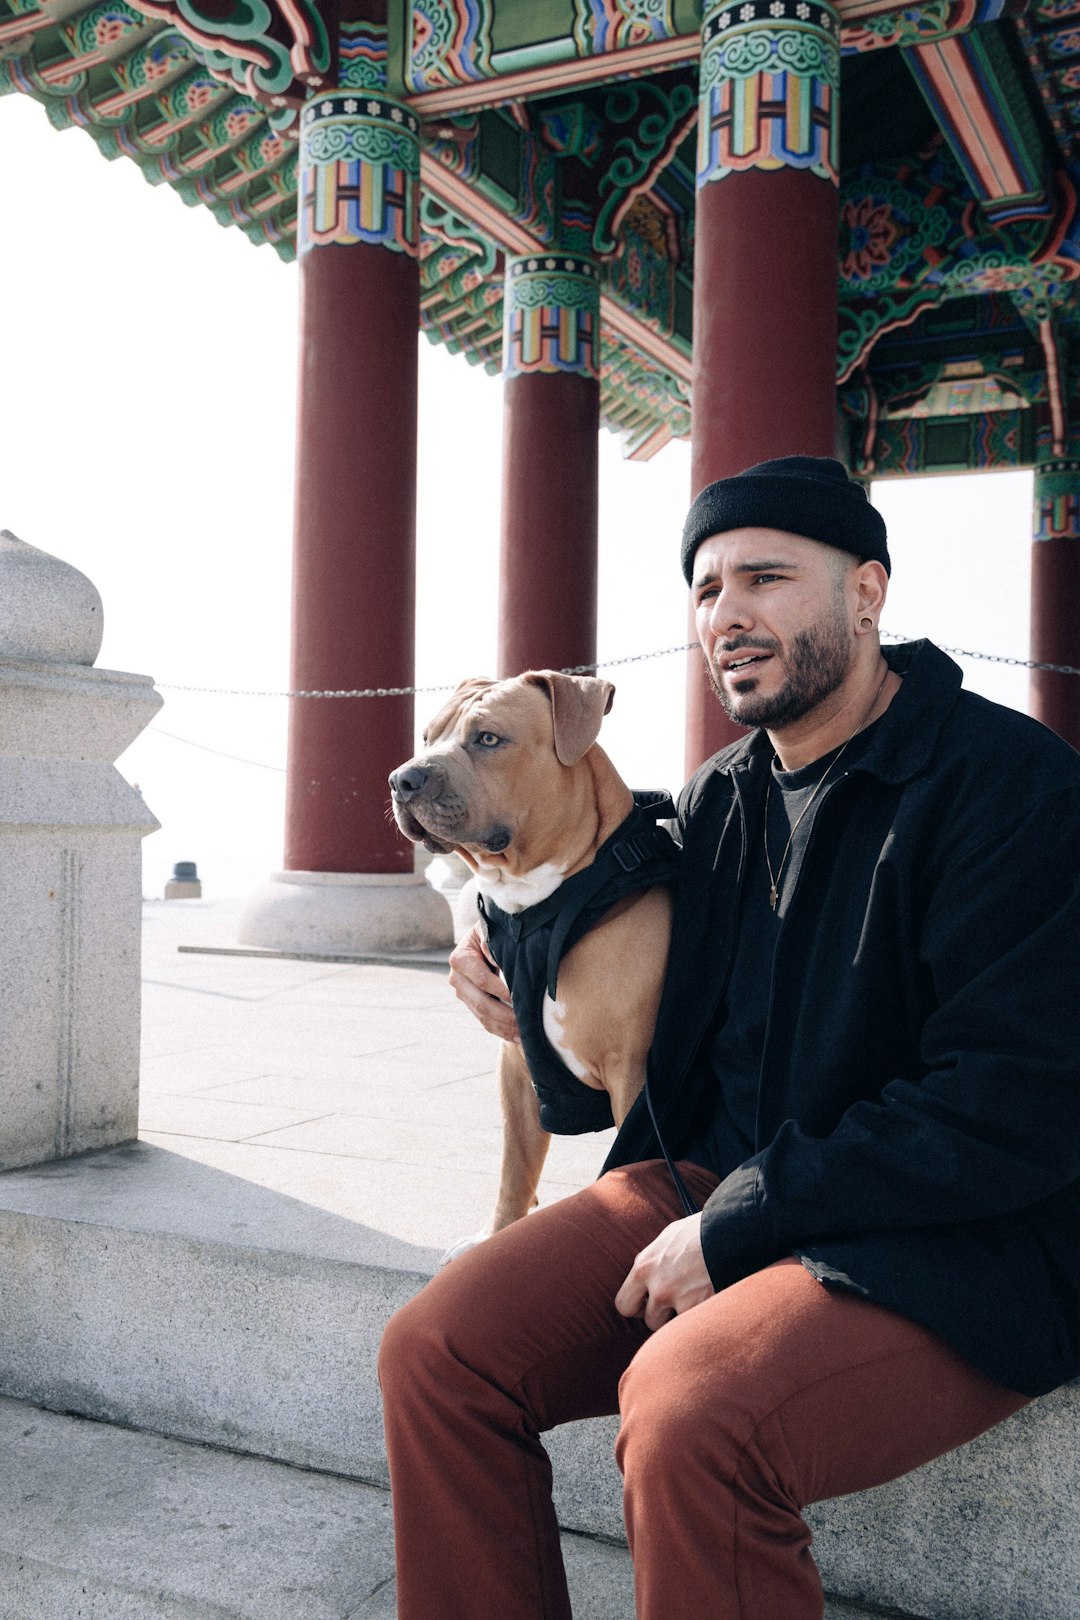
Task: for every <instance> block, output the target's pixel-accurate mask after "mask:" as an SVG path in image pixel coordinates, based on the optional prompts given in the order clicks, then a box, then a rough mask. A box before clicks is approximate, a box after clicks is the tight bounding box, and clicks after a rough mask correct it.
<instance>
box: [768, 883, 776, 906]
mask: <svg viewBox="0 0 1080 1620" xmlns="http://www.w3.org/2000/svg"><path fill="white" fill-rule="evenodd" d="M776 898H777V897H776V884H775V883H774V884H773V886H772V888H771V889H770V890H769V904H770V906H771V907H772V909H773V910H774V911H775V910H776Z"/></svg>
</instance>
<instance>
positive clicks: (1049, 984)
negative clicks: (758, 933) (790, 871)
mask: <svg viewBox="0 0 1080 1620" xmlns="http://www.w3.org/2000/svg"><path fill="white" fill-rule="evenodd" d="M887 657H888V660H889V662H890V664H891V665H892V666H893V667H894V668H895V669H896V670H897V672H898V673H900V674H902V675H904V677H905V678H904V681H903V685H902V686H901V688H900V690H899V692H898V693H897V695H896V697H895V698H894V700H893V702H892V703H891V705H890V706H889V708H888V710H887V711H886V713H885V715H884V716H883V718H882V720H881V721H880V722H879V724H878V725H877V727H876V728H875V736H874V740H873V743H872V745H871V746H870V747H869V748H868V749H867V751H866V753H865V754H864V755H863V756H862V757H861V758H860V759H859V760H858V761H856V762H855V763H854V764H853V765H852V767H851V769H850V770H849V771H847V772H843V773H841V774H840V776H839V777H838V778H837V780H836V781H835V782H834V783H833V784H832V785H831V786H828V787H827V788H826V789H825V790H824V791H823V793H822V802H821V804H820V808H819V811H818V814H817V815H816V817H815V820H814V825H813V829H812V831H811V835H810V842H809V846H808V848H807V851H806V855H805V858H804V861H803V864H802V867H801V870H800V873H799V876H798V884H797V888H796V891H795V893H794V894H793V895H792V897H791V901H790V905H789V910H788V914H787V916H786V918H785V920H784V923H783V924H782V927H781V931H780V934H779V937H778V940H777V945H776V956H775V962H774V967H773V976H772V987H771V997H770V1013H769V1020H768V1026H767V1031H766V1037H765V1048H764V1053H763V1058H762V1064H761V1078H760V1087H759V1094H758V1110H757V1140H756V1147H757V1151H756V1152H755V1154H754V1155H753V1157H751V1158H750V1159H748V1160H746V1162H745V1163H743V1164H739V1165H732V1166H731V1167H730V1170H729V1171H728V1173H727V1174H726V1175H725V1176H724V1179H722V1180H721V1182H720V1185H719V1186H718V1187H717V1189H716V1191H715V1192H714V1193H713V1195H712V1196H711V1198H710V1199H709V1200H708V1203H707V1204H706V1207H705V1214H704V1218H703V1223H702V1243H703V1247H704V1250H705V1256H706V1261H707V1264H708V1266H709V1271H710V1275H711V1276H712V1280H713V1282H714V1283H715V1285H716V1287H717V1288H722V1287H724V1286H726V1285H727V1284H729V1283H731V1282H733V1281H735V1280H736V1279H737V1278H739V1277H742V1276H745V1275H747V1274H748V1273H750V1272H752V1271H755V1270H757V1269H759V1268H760V1267H761V1266H764V1265H767V1264H769V1263H770V1262H771V1261H773V1260H775V1259H777V1258H779V1257H780V1256H782V1255H785V1254H789V1253H793V1252H794V1253H796V1254H798V1255H799V1256H800V1257H801V1258H802V1259H803V1261H804V1263H805V1264H807V1265H808V1266H809V1267H810V1269H811V1270H812V1271H814V1272H815V1273H816V1274H817V1275H818V1276H819V1277H820V1278H821V1280H822V1281H823V1282H825V1283H827V1284H830V1285H834V1286H840V1287H844V1288H849V1289H854V1290H856V1291H858V1292H860V1293H863V1294H865V1295H866V1296H867V1297H869V1298H871V1299H874V1300H876V1301H878V1302H879V1303H880V1304H883V1305H886V1306H888V1307H890V1308H892V1309H893V1310H896V1311H899V1312H900V1313H901V1314H903V1315H905V1316H908V1317H909V1318H911V1319H913V1320H916V1321H919V1322H921V1323H923V1324H924V1325H926V1326H927V1327H929V1328H931V1329H932V1330H934V1331H935V1332H937V1333H939V1334H940V1335H941V1336H942V1337H944V1338H945V1339H946V1340H948V1341H949V1342H950V1343H951V1344H953V1345H954V1346H955V1348H956V1349H958V1350H959V1351H960V1352H961V1353H962V1354H963V1355H965V1356H967V1357H968V1358H969V1359H970V1360H971V1361H972V1362H974V1363H975V1364H976V1365H977V1366H979V1367H981V1368H982V1369H983V1370H984V1371H985V1372H987V1373H988V1374H989V1375H990V1376H991V1377H993V1378H995V1379H997V1380H998V1381H999V1382H1001V1383H1003V1384H1006V1385H1008V1386H1009V1387H1011V1388H1013V1389H1017V1390H1019V1391H1021V1392H1023V1393H1025V1394H1030V1395H1035V1394H1042V1393H1044V1392H1045V1391H1047V1390H1049V1389H1052V1388H1054V1387H1055V1386H1056V1385H1058V1384H1060V1383H1062V1382H1064V1381H1065V1380H1066V1379H1069V1378H1071V1377H1075V1376H1076V1375H1077V1374H1078V1373H1080V755H1078V754H1076V753H1075V752H1074V751H1073V750H1072V749H1071V748H1069V747H1068V746H1067V745H1066V744H1065V743H1064V742H1062V741H1061V740H1060V739H1059V738H1058V737H1056V736H1055V735H1054V734H1053V733H1052V732H1050V731H1048V730H1046V729H1045V728H1044V727H1042V726H1040V725H1038V724H1037V723H1035V722H1034V721H1032V720H1029V719H1027V718H1026V717H1025V716H1023V715H1020V714H1017V713H1015V712H1013V711H1011V710H1008V709H1004V708H1001V707H999V706H998V705H996V704H993V703H989V702H987V701H986V700H984V699H982V698H979V697H977V696H975V695H973V694H971V693H967V692H962V691H961V690H960V679H961V677H960V671H959V669H958V668H957V666H956V665H955V664H954V663H953V662H952V660H951V659H949V658H947V657H946V656H945V655H944V654H943V653H941V652H939V651H938V649H937V648H936V647H933V646H932V645H931V644H930V643H928V642H916V643H913V644H910V645H906V646H903V647H899V648H895V649H891V650H890V651H889V652H888V654H887ZM771 759H772V749H771V747H770V744H769V741H768V738H767V737H766V736H765V734H764V733H763V732H754V733H752V734H751V735H750V736H749V737H747V738H745V739H744V740H742V741H740V742H738V743H736V744H734V745H732V746H731V747H729V748H726V749H724V750H723V751H722V752H721V753H719V754H717V755H716V756H715V757H714V758H713V759H711V760H710V761H708V763H707V764H706V765H704V766H703V767H702V768H701V769H700V770H699V771H698V772H697V774H696V775H695V776H694V777H693V778H692V780H691V781H690V782H689V783H688V785H687V787H686V788H685V789H684V791H683V794H682V797H681V800H680V819H681V822H682V825H683V840H684V847H683V859H682V867H681V874H680V880H679V884H678V887H677V890H676V902H675V927H674V932H673V939H672V948H671V955H670V957H669V962H668V975H667V981H666V985H665V990H664V997H663V1000H662V1003H661V1007H660V1013H659V1017H658V1021H657V1029H656V1036H655V1040H654V1044H653V1050H652V1055H651V1058H650V1068H649V1073H650V1084H649V1091H650V1095H651V1098H652V1103H653V1107H654V1109H655V1114H656V1121H657V1124H658V1126H659V1129H660V1132H661V1133H662V1135H663V1137H664V1140H665V1142H666V1144H667V1146H668V1148H669V1149H670V1151H671V1152H672V1153H673V1154H674V1155H675V1156H676V1157H677V1156H678V1153H679V1146H680V1141H682V1140H685V1138H686V1136H687V1134H688V1131H689V1128H690V1125H691V1122H692V1120H693V1118H694V1116H695V1113H696V1112H697V1111H698V1110H699V1108H700V1104H701V1098H702V1094H703V1088H704V1087H711V1086H714V1085H715V1084H716V1083H717V1082H716V1080H715V1077H714V1076H713V1075H712V1074H711V1073H710V1071H709V1066H708V1043H707V1042H706V1041H705V1036H706V1033H707V1031H708V1030H709V1028H710V1025H711V1024H712V1021H713V1019H714V1018H715V1016H716V1014H717V1009H718V1007H719V1006H720V1004H721V1000H722V997H723V992H724V986H725V980H726V978H727V974H728V970H729V964H730V959H731V954H732V948H733V944H734V939H735V933H736V922H737V916H738V908H739V906H740V905H743V904H750V903H752V901H753V899H754V898H755V897H750V896H746V895H743V894H742V893H741V878H742V870H743V865H744V855H745V849H746V839H747V829H748V826H749V827H753V828H758V827H760V825H761V814H762V800H763V795H764V791H765V784H766V781H767V779H768V773H769V768H770V764H771ZM755 835H756V834H755ZM763 903H767V902H763ZM657 1152H658V1142H657V1137H656V1134H655V1131H654V1129H653V1127H652V1125H651V1123H650V1120H649V1116H648V1111H647V1108H646V1105H645V1099H644V1098H642V1099H639V1101H638V1103H637V1104H636V1105H635V1107H634V1109H633V1110H632V1111H631V1113H630V1115H629V1116H628V1118H627V1120H626V1122H625V1123H624V1126H623V1129H622V1130H621V1132H620V1133H619V1136H618V1137H617V1138H616V1141H615V1144H614V1147H613V1149H612V1151H611V1154H610V1155H609V1158H608V1162H607V1165H606V1166H605V1168H610V1167H611V1166H613V1165H616V1164H625V1163H631V1162H634V1161H637V1160H640V1159H644V1158H652V1157H655V1156H656V1155H657Z"/></svg>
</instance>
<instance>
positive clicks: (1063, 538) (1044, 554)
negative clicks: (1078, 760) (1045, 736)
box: [1031, 461, 1080, 749]
mask: <svg viewBox="0 0 1080 1620" xmlns="http://www.w3.org/2000/svg"><path fill="white" fill-rule="evenodd" d="M1034 507H1035V511H1034V525H1033V531H1034V538H1033V541H1032V547H1031V656H1032V658H1033V659H1037V660H1038V661H1039V662H1040V663H1047V664H1068V665H1071V666H1072V668H1074V669H1080V461H1068V462H1058V463H1054V464H1052V465H1048V466H1045V467H1040V468H1037V469H1036V472H1035V501H1034ZM1031 712H1032V714H1033V715H1034V716H1035V718H1036V720H1041V721H1042V723H1043V725H1044V726H1049V727H1050V728H1051V729H1052V730H1053V731H1056V732H1057V733H1058V735H1059V736H1060V737H1064V739H1065V741H1066V742H1067V743H1070V744H1071V745H1072V747H1073V748H1076V749H1080V675H1060V674H1056V673H1054V672H1052V671H1050V670H1039V669H1033V670H1032V672H1031Z"/></svg>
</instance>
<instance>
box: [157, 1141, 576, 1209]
mask: <svg viewBox="0 0 1080 1620" xmlns="http://www.w3.org/2000/svg"><path fill="white" fill-rule="evenodd" d="M350 1117H352V1116H350ZM148 1136H153V1137H155V1138H159V1139H160V1138H162V1137H176V1138H177V1139H179V1140H180V1141H184V1142H205V1143H207V1145H208V1146H211V1147H258V1148H262V1149H263V1150H264V1151H269V1152H273V1153H293V1154H297V1155H300V1156H302V1157H306V1158H317V1159H338V1160H340V1162H341V1163H342V1164H343V1165H350V1164H373V1165H397V1166H399V1167H400V1168H401V1169H403V1170H428V1171H430V1170H439V1171H445V1172H447V1173H448V1174H450V1175H455V1176H485V1177H488V1178H489V1179H491V1180H495V1179H497V1177H498V1170H499V1167H498V1164H497V1163H494V1162H493V1163H492V1166H491V1169H490V1171H488V1170H478V1169H476V1168H475V1167H469V1168H463V1167H462V1166H460V1165H453V1164H442V1163H436V1164H433V1163H431V1161H430V1160H426V1161H425V1160H416V1159H402V1158H398V1157H397V1156H396V1155H395V1156H393V1157H392V1158H386V1159H373V1158H372V1157H371V1156H370V1154H366V1153H331V1152H330V1151H329V1150H328V1149H326V1148H312V1147H291V1146H290V1145H289V1144H288V1143H287V1142H252V1141H251V1140H249V1139H248V1138H241V1140H240V1141H238V1142H236V1141H233V1140H232V1139H231V1138H230V1139H229V1140H227V1141H226V1140H225V1139H224V1138H219V1137H216V1136H185V1135H183V1133H182V1132H180V1131H151V1132H148ZM198 1162H201V1161H198ZM257 1185H261V1184H257ZM574 1186H575V1187H576V1186H577V1182H575V1183H574ZM283 1196H288V1197H291V1198H295V1197H297V1196H298V1195H297V1194H296V1193H290V1194H288V1195H283ZM343 1219H348V1217H347V1216H346V1217H343Z"/></svg>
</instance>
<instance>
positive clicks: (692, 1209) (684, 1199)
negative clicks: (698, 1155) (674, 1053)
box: [645, 1076, 701, 1215]
mask: <svg viewBox="0 0 1080 1620" xmlns="http://www.w3.org/2000/svg"><path fill="white" fill-rule="evenodd" d="M645 1103H646V1106H647V1107H648V1110H649V1118H650V1119H651V1121H652V1128H653V1132H654V1134H655V1136H656V1140H657V1141H658V1142H659V1144H660V1151H661V1153H662V1154H663V1155H664V1163H665V1164H666V1165H667V1167H668V1169H669V1170H670V1172H671V1179H672V1181H673V1182H674V1183H675V1191H676V1192H677V1193H678V1195H679V1202H680V1203H681V1204H682V1207H683V1209H684V1210H685V1212H686V1214H687V1215H699V1214H700V1213H701V1211H700V1210H699V1209H698V1207H697V1205H696V1204H695V1203H694V1200H693V1199H692V1198H691V1196H690V1194H689V1193H688V1192H687V1190H686V1183H685V1181H684V1180H683V1178H682V1176H680V1174H679V1172H678V1170H677V1169H676V1167H675V1161H674V1159H673V1158H672V1157H671V1154H670V1153H669V1152H668V1150H667V1143H666V1142H665V1141H664V1138H663V1137H662V1136H661V1134H660V1127H659V1125H658V1124H657V1123H656V1110H655V1109H654V1108H653V1101H652V1093H651V1091H650V1090H649V1080H648V1076H646V1078H645Z"/></svg>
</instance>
